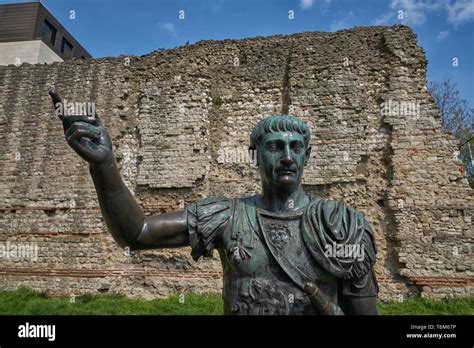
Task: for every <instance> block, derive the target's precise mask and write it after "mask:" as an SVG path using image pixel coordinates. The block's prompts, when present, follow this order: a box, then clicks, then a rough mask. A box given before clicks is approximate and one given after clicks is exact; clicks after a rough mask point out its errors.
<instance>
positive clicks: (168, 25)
mask: <svg viewBox="0 0 474 348" xmlns="http://www.w3.org/2000/svg"><path fill="white" fill-rule="evenodd" d="M158 25H159V27H160V29H162V30H165V31H167V32H169V33H172V34H173V33H175V27H174V24H173V23H170V22H160V23H158Z"/></svg>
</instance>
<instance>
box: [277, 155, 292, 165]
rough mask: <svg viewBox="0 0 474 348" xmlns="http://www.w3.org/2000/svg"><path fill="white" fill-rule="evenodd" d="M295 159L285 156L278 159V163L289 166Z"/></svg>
mask: <svg viewBox="0 0 474 348" xmlns="http://www.w3.org/2000/svg"><path fill="white" fill-rule="evenodd" d="M294 162H295V161H293V159H292V158H291V157H290V156H285V157H283V158H282V159H281V160H280V163H281V164H283V165H284V166H286V167H290V166H292V165H293V163H294Z"/></svg>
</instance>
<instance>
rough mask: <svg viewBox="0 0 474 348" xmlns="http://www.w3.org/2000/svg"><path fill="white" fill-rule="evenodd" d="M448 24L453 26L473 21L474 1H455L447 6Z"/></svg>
mask: <svg viewBox="0 0 474 348" xmlns="http://www.w3.org/2000/svg"><path fill="white" fill-rule="evenodd" d="M447 10H448V22H449V23H451V24H454V25H455V26H457V25H459V24H461V23H464V22H468V21H470V20H472V19H474V0H457V1H454V3H452V4H448V5H447Z"/></svg>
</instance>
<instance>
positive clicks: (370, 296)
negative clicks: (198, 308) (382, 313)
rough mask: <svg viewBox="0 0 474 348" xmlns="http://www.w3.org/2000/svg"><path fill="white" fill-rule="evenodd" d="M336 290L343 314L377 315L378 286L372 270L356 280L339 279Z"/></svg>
mask: <svg viewBox="0 0 474 348" xmlns="http://www.w3.org/2000/svg"><path fill="white" fill-rule="evenodd" d="M338 288H339V294H338V302H339V306H340V307H341V309H342V311H343V312H344V314H346V315H378V314H379V312H378V310H377V293H378V286H377V281H376V279H375V273H374V271H373V270H370V271H369V272H368V273H367V274H366V275H364V276H362V277H360V278H358V279H350V280H345V279H341V280H340V281H339V284H338Z"/></svg>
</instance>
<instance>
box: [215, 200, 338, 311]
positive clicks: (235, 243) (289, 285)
mask: <svg viewBox="0 0 474 348" xmlns="http://www.w3.org/2000/svg"><path fill="white" fill-rule="evenodd" d="M301 214H302V212H295V213H290V214H273V213H269V212H266V211H262V210H259V209H258V208H255V207H245V206H243V207H242V206H241V207H238V208H237V209H236V210H235V212H234V215H233V221H232V222H231V224H230V225H229V228H227V230H226V231H225V233H224V235H223V240H222V244H221V247H220V248H219V252H220V256H221V261H222V265H223V270H224V302H225V309H226V313H228V314H314V308H313V306H312V305H311V304H310V303H309V299H308V298H307V297H306V295H305V294H304V291H303V288H304V284H305V283H306V282H308V281H313V282H316V283H317V284H318V285H319V286H320V288H321V290H323V292H325V293H326V295H328V296H329V297H331V298H333V299H334V301H337V299H336V292H337V282H336V280H335V278H334V277H332V276H331V275H329V274H328V273H327V272H325V271H323V270H322V268H321V267H319V265H318V264H316V262H315V261H314V259H313V258H312V257H311V255H310V254H309V252H308V250H307V248H306V247H305V244H304V240H303V238H302V230H301V229H302V223H301Z"/></svg>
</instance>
